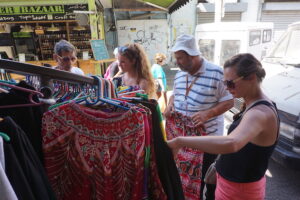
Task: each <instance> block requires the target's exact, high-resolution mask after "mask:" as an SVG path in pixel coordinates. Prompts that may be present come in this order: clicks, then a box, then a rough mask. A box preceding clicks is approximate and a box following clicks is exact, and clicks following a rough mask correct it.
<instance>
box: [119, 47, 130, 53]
mask: <svg viewBox="0 0 300 200" xmlns="http://www.w3.org/2000/svg"><path fill="white" fill-rule="evenodd" d="M118 50H119V52H121V53H124V52H125V51H126V50H129V48H128V47H127V46H121V47H119V48H118Z"/></svg>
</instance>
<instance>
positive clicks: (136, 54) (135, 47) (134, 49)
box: [119, 43, 155, 98]
mask: <svg viewBox="0 0 300 200" xmlns="http://www.w3.org/2000/svg"><path fill="white" fill-rule="evenodd" d="M125 47H127V48H126V49H125V50H123V51H122V48H120V49H119V54H120V55H122V56H125V57H126V58H128V59H129V60H131V61H132V60H134V59H135V66H134V67H135V70H136V72H137V76H138V77H137V82H138V84H139V83H140V81H141V80H142V79H145V80H146V81H147V86H148V87H147V88H146V89H145V92H146V93H147V94H148V95H149V97H150V98H153V97H155V84H154V78H153V76H152V73H151V65H150V62H149V60H148V57H147V55H146V53H145V50H144V48H143V47H142V46H141V45H140V44H137V43H133V44H127V45H125ZM126 50H127V51H126Z"/></svg>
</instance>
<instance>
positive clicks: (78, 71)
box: [53, 66, 84, 76]
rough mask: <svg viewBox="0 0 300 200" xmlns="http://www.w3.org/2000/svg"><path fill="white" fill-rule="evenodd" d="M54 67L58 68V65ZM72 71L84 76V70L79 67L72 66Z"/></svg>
mask: <svg viewBox="0 0 300 200" xmlns="http://www.w3.org/2000/svg"><path fill="white" fill-rule="evenodd" d="M53 69H57V66H56V67H53ZM70 72H72V73H74V74H78V75H82V76H84V72H83V71H82V70H81V69H80V68H78V67H72V68H71V70H70Z"/></svg>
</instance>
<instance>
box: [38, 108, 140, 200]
mask: <svg viewBox="0 0 300 200" xmlns="http://www.w3.org/2000/svg"><path fill="white" fill-rule="evenodd" d="M101 116H103V113H101V112H97V111H95V110H93V109H89V108H86V107H84V106H80V105H77V104H74V103H70V104H67V105H63V106H60V107H58V108H55V109H53V110H51V111H49V112H47V113H45V114H44V117H43V150H44V156H45V167H46V171H47V174H48V177H49V179H50V182H51V184H52V186H53V189H54V191H55V193H56V195H57V197H58V199H63V200H68V199H70V200H71V199H72V200H85V199H97V200H129V199H130V200H140V199H141V197H142V187H143V184H142V183H143V178H144V161H145V155H144V147H145V135H146V134H145V127H144V119H143V118H144V117H143V114H142V113H141V112H139V111H137V110H135V109H130V110H129V111H127V112H125V113H119V114H117V115H111V118H109V119H107V118H101Z"/></svg>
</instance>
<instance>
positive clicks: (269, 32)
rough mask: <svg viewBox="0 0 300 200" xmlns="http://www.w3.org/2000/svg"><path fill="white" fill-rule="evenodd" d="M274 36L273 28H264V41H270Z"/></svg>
mask: <svg viewBox="0 0 300 200" xmlns="http://www.w3.org/2000/svg"><path fill="white" fill-rule="evenodd" d="M271 38H272V30H271V29H268V30H263V38H262V42H263V43H265V42H270V41H271Z"/></svg>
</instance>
